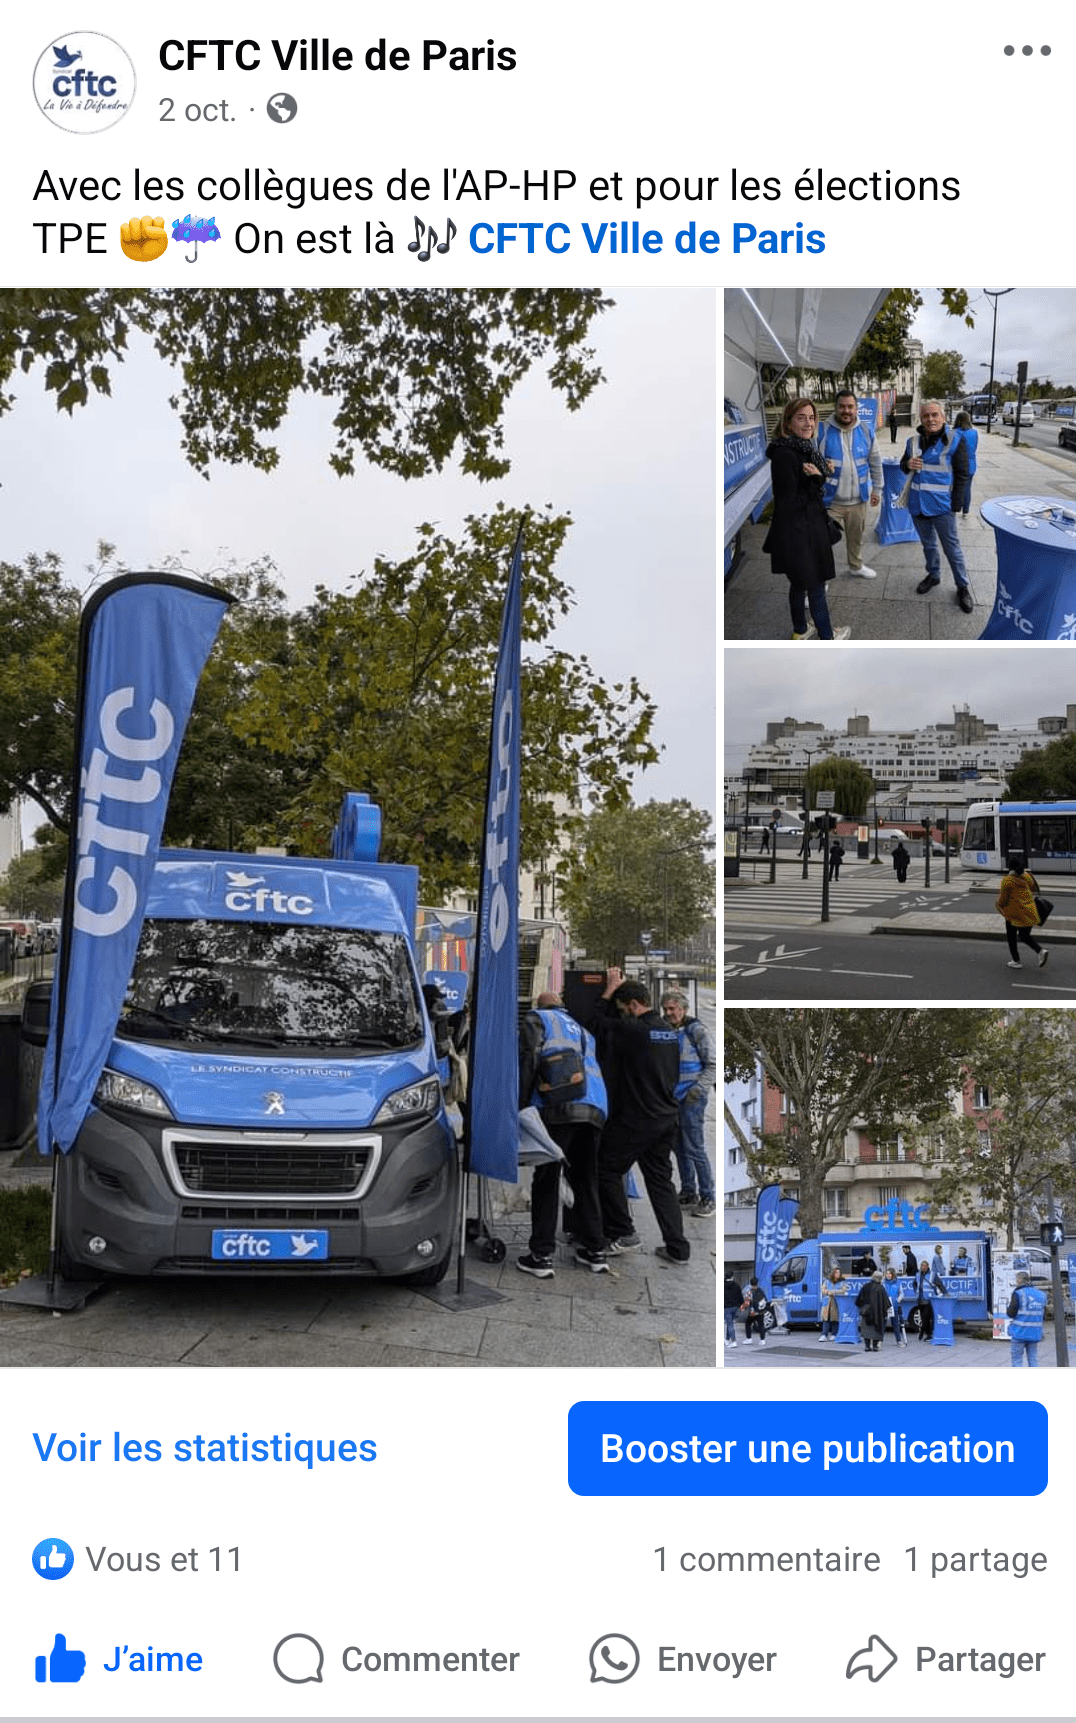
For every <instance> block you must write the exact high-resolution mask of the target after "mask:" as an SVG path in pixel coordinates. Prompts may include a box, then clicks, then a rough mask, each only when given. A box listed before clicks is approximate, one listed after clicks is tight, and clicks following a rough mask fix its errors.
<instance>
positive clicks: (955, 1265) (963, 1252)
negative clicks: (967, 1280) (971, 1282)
mask: <svg viewBox="0 0 1076 1723" xmlns="http://www.w3.org/2000/svg"><path fill="white" fill-rule="evenodd" d="M949 1273H950V1274H970V1273H971V1257H970V1256H969V1255H968V1247H967V1245H966V1244H962V1245H961V1246H960V1249H959V1250H958V1251H957V1253H956V1255H955V1257H954V1258H953V1260H952V1262H951V1263H950V1264H949Z"/></svg>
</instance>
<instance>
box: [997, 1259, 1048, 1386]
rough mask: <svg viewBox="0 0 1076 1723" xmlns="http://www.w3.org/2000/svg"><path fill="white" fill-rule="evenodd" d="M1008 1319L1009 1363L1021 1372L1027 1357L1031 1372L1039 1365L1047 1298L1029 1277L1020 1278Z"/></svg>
mask: <svg viewBox="0 0 1076 1723" xmlns="http://www.w3.org/2000/svg"><path fill="white" fill-rule="evenodd" d="M1005 1314H1006V1315H1007V1316H1008V1318H1009V1361H1010V1363H1011V1364H1012V1367H1013V1369H1014V1370H1019V1368H1020V1366H1021V1364H1022V1363H1023V1362H1024V1356H1025V1354H1026V1355H1027V1365H1028V1369H1029V1370H1034V1369H1036V1368H1037V1366H1038V1362H1039V1341H1040V1340H1041V1339H1042V1324H1043V1318H1044V1317H1045V1315H1046V1294H1045V1292H1043V1291H1041V1290H1040V1288H1039V1287H1037V1286H1032V1284H1031V1276H1030V1275H1029V1274H1018V1275H1017V1277H1016V1289H1015V1291H1014V1292H1013V1295H1012V1297H1011V1298H1010V1300H1009V1302H1008V1305H1007V1306H1006V1310H1005Z"/></svg>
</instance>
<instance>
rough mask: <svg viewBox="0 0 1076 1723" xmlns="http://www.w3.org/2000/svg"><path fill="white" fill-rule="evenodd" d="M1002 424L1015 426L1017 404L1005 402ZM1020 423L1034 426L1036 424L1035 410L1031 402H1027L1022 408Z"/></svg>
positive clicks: (1002, 410)
mask: <svg viewBox="0 0 1076 1723" xmlns="http://www.w3.org/2000/svg"><path fill="white" fill-rule="evenodd" d="M1001 422H1002V424H1003V425H1015V423H1016V402H1015V401H1006V402H1005V405H1004V406H1003V407H1002V409H1001ZM1020 423H1021V425H1033V424H1034V423H1035V409H1034V407H1033V406H1032V405H1031V402H1030V401H1025V402H1024V403H1023V405H1022V406H1021V408H1020Z"/></svg>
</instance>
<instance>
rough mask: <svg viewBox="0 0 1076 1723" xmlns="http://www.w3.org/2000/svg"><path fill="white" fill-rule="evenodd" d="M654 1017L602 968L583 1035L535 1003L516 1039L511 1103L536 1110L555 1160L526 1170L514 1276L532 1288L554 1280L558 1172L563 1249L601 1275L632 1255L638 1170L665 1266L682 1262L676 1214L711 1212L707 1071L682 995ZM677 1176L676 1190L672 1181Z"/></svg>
mask: <svg viewBox="0 0 1076 1723" xmlns="http://www.w3.org/2000/svg"><path fill="white" fill-rule="evenodd" d="M660 1004H661V1011H660V1013H659V1012H658V1011H655V1010H654V1008H653V1005H652V1003H651V999H650V994H649V991H648V990H647V988H646V987H645V986H644V984H643V983H642V982H641V981H637V980H634V979H630V978H629V979H627V980H626V979H625V978H624V975H623V973H622V971H621V970H620V969H617V968H610V969H609V970H607V972H606V979H605V987H604V990H603V992H602V994H601V997H600V999H599V1000H598V1002H597V1007H596V1009H595V1012H594V1014H593V1016H592V1017H591V1018H590V1019H589V1021H588V1025H587V1027H584V1026H583V1025H582V1024H580V1023H578V1022H577V1021H576V1019H575V1018H574V1017H572V1016H571V1015H570V1014H569V1013H568V1012H567V1011H566V1010H565V1009H564V1006H563V1004H562V1003H561V999H560V996H559V994H556V993H542V994H540V995H539V998H538V1003H537V1008H536V1009H535V1010H534V1011H531V1012H528V1013H527V1015H526V1017H525V1018H524V1019H523V1023H522V1026H521V1029H520V1057H519V1104H520V1106H521V1107H527V1106H537V1107H538V1108H539V1110H540V1112H541V1116H542V1123H543V1124H544V1125H545V1127H546V1130H547V1131H548V1132H549V1135H550V1136H551V1137H552V1138H553V1141H554V1142H555V1143H556V1145H557V1147H558V1148H559V1149H560V1151H561V1154H562V1156H563V1161H546V1162H543V1163H541V1164H540V1165H538V1166H536V1167H535V1169H534V1173H533V1176H532V1182H531V1233H530V1240H529V1244H528V1249H527V1251H526V1254H525V1255H523V1256H521V1257H520V1258H519V1259H518V1261H517V1264H516V1266H517V1268H519V1269H520V1271H521V1272H522V1273H524V1274H529V1275H531V1276H533V1278H534V1279H536V1280H552V1279H553V1277H554V1275H555V1274H556V1234H557V1221H558V1214H559V1210H560V1198H561V1183H560V1181H561V1170H562V1167H563V1172H564V1175H565V1177H566V1179H567V1181H568V1185H569V1188H570V1195H571V1209H570V1220H569V1228H570V1242H571V1246H572V1248H573V1250H574V1260H575V1262H576V1264H577V1265H578V1266H579V1267H581V1268H585V1269H589V1270H590V1272H591V1273H594V1274H606V1273H608V1272H609V1263H610V1259H611V1258H615V1257H617V1256H620V1255H622V1254H624V1253H626V1252H629V1251H637V1250H640V1249H641V1248H642V1239H641V1238H640V1236H639V1234H638V1233H637V1232H636V1230H635V1226H634V1222H633V1219H632V1212H631V1208H630V1205H629V1199H628V1195H627V1190H626V1182H625V1181H626V1179H627V1177H628V1175H629V1174H630V1173H631V1171H632V1169H633V1168H637V1169H638V1171H639V1173H640V1175H641V1177H642V1180H643V1184H644V1186H645V1189H646V1195H647V1199H648V1200H649V1202H650V1206H651V1208H652V1209H653V1211H654V1216H655V1219H656V1220H657V1223H658V1227H659V1230H660V1232H661V1238H662V1242H661V1244H660V1245H659V1246H658V1247H657V1248H656V1250H655V1255H656V1256H657V1257H658V1258H659V1259H660V1260H661V1261H662V1262H663V1263H664V1264H665V1265H666V1266H668V1267H674V1268H676V1267H682V1266H684V1265H685V1264H686V1263H687V1262H688V1261H689V1260H690V1257H691V1245H690V1242H689V1240H688V1238H687V1235H686V1233H685V1230H684V1215H685V1212H690V1213H691V1215H692V1216H694V1217H695V1218H698V1219H708V1218H709V1217H710V1216H712V1215H714V1214H716V1212H717V1191H716V1186H715V1182H714V1172H713V1167H712V1164H711V1162H710V1157H709V1155H708V1154H707V1151H706V1144H705V1140H704V1129H705V1117H706V1108H707V1105H708V1102H709V1098H710V1091H711V1090H712V1089H713V1088H714V1086H715V1080H716V1070H717V1062H716V1058H715V1056H714V1051H713V1048H712V1046H711V1043H710V1039H709V1036H708V1035H707V1033H706V1030H705V1028H704V1027H703V1025H702V1023H700V1021H699V1020H698V1018H697V1017H694V1016H692V1015H691V1013H690V1010H689V1001H688V998H687V995H686V994H684V993H683V992H681V991H680V990H679V989H676V988H673V989H670V990H669V991H668V992H666V993H664V994H663V995H662V997H661V1001H660ZM674 1163H675V1166H676V1168H677V1172H678V1177H679V1185H678V1186H677V1183H676V1182H674V1177H673V1166H674Z"/></svg>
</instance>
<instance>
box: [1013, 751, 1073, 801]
mask: <svg viewBox="0 0 1076 1723" xmlns="http://www.w3.org/2000/svg"><path fill="white" fill-rule="evenodd" d="M1005 795H1006V797H1007V798H1008V799H1009V800H1011V801H1016V802H1037V801H1041V799H1042V798H1043V797H1044V796H1061V797H1065V798H1071V797H1074V796H1076V735H1068V736H1059V737H1058V738H1057V740H1056V741H1055V742H1047V744H1046V746H1045V748H1031V749H1029V750H1028V752H1027V753H1026V754H1024V755H1023V756H1022V757H1021V759H1020V760H1019V761H1018V762H1017V764H1016V765H1015V766H1014V767H1013V769H1012V771H1011V772H1010V773H1009V782H1008V787H1007V789H1006V791H1005Z"/></svg>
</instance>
